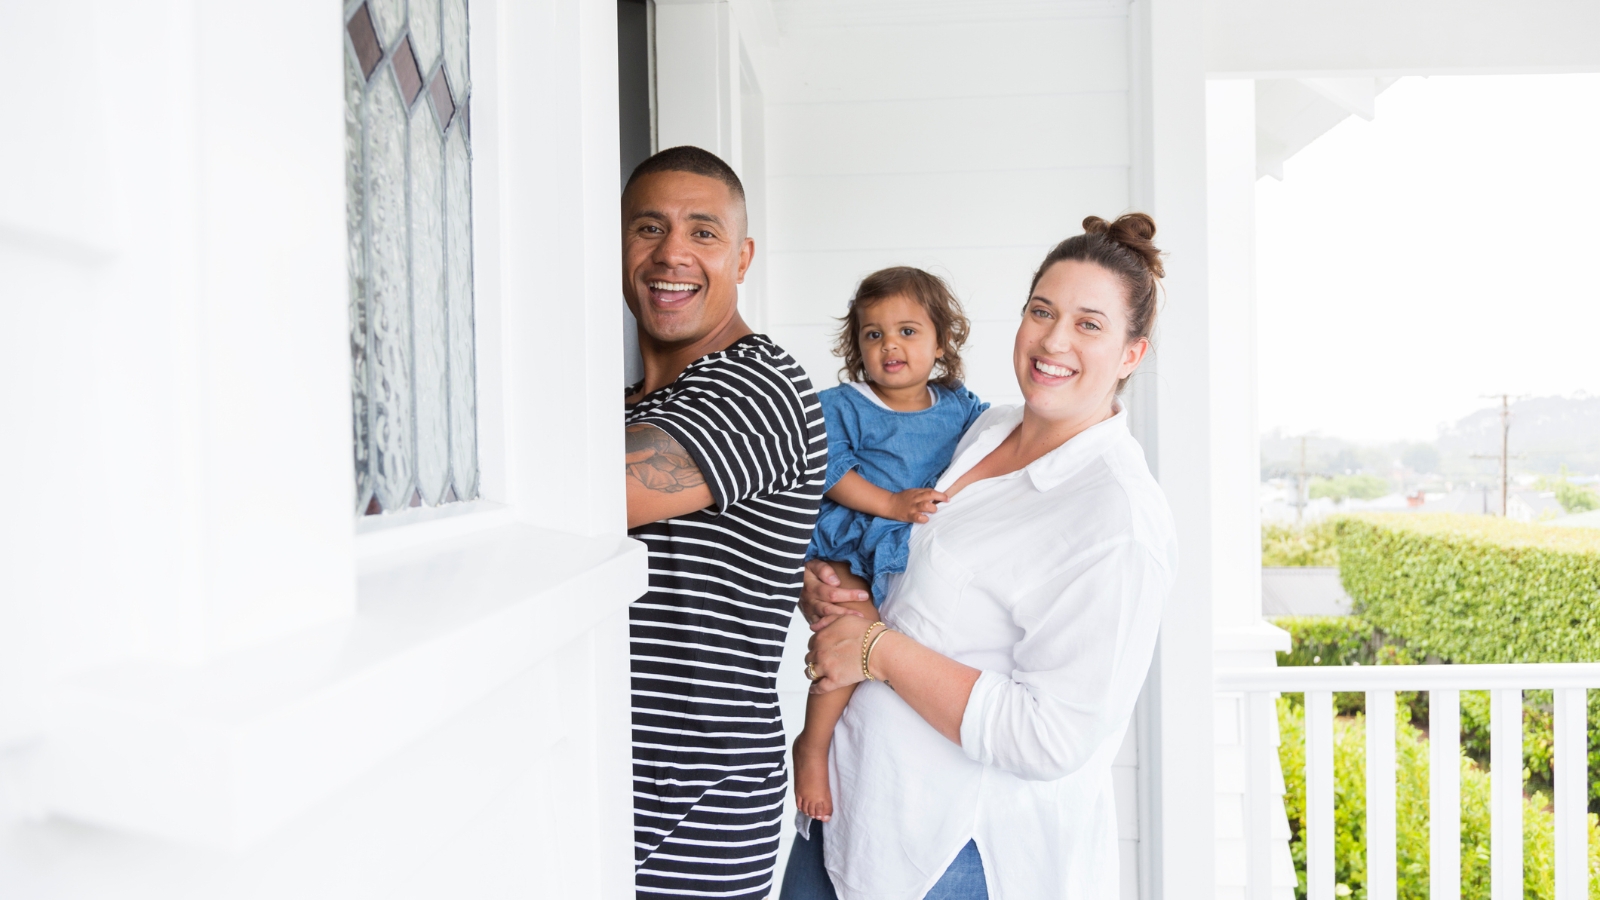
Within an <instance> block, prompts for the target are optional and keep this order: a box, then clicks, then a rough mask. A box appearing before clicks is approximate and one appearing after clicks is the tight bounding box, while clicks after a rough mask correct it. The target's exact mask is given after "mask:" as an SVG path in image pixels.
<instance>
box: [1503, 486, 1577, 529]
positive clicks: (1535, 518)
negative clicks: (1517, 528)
mask: <svg viewBox="0 0 1600 900" xmlns="http://www.w3.org/2000/svg"><path fill="white" fill-rule="evenodd" d="M1566 514H1567V510H1566V508H1565V507H1563V506H1562V505H1561V503H1560V502H1559V501H1557V500H1556V494H1555V491H1512V492H1511V496H1510V497H1508V498H1506V518H1508V519H1515V520H1516V521H1518V522H1548V521H1551V520H1553V519H1557V518H1560V517H1561V516H1564V515H1566Z"/></svg>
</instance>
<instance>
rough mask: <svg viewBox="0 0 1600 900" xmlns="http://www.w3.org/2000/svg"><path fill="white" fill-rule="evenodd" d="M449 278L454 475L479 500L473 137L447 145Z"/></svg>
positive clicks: (462, 134)
mask: <svg viewBox="0 0 1600 900" xmlns="http://www.w3.org/2000/svg"><path fill="white" fill-rule="evenodd" d="M444 215H445V247H446V249H447V251H448V253H447V256H446V261H445V274H446V278H447V284H448V292H449V305H450V471H451V476H452V477H451V480H452V482H453V483H454V485H455V493H456V496H457V497H462V498H470V497H476V496H477V495H478V439H477V438H478V435H477V418H478V416H477V392H476V390H475V382H476V372H475V366H474V359H475V354H474V352H473V345H474V341H475V332H474V331H473V327H472V160H471V159H470V157H469V154H468V150H467V133H466V131H465V130H463V129H462V128H459V127H457V128H453V129H451V131H450V134H449V136H448V137H447V138H446V140H445V205H444Z"/></svg>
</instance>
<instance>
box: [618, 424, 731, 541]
mask: <svg viewBox="0 0 1600 900" xmlns="http://www.w3.org/2000/svg"><path fill="white" fill-rule="evenodd" d="M626 459H627V466H628V468H627V472H628V474H627V479H628V481H627V484H628V527H629V528H637V527H639V526H640V525H645V524H648V523H650V522H659V521H661V520H662V519H671V518H673V517H675V516H684V515H688V514H689V513H692V512H694V511H696V510H700V509H705V508H706V507H708V506H710V505H711V504H712V502H713V499H712V496H711V488H710V487H709V486H707V485H706V479H705V476H703V475H701V474H700V467H699V466H697V465H695V462H694V458H693V457H691V456H690V455H689V454H688V452H687V451H685V450H684V449H683V447H682V445H680V444H679V443H678V442H677V441H675V440H673V439H672V437H671V436H670V435H668V434H667V433H666V432H665V431H662V430H661V429H659V428H657V427H655V426H654V425H630V426H628V431H627V457H626Z"/></svg>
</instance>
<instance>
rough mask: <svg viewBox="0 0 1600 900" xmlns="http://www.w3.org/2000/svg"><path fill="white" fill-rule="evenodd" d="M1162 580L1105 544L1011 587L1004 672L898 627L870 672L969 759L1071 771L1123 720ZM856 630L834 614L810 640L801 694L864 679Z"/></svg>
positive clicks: (1151, 636)
mask: <svg viewBox="0 0 1600 900" xmlns="http://www.w3.org/2000/svg"><path fill="white" fill-rule="evenodd" d="M1170 587H1171V573H1170V568H1169V566H1168V565H1166V564H1163V563H1160V562H1157V561H1156V560H1155V559H1154V558H1153V557H1152V555H1151V554H1150V553H1149V552H1148V551H1146V550H1145V549H1144V548H1142V547H1139V546H1138V545H1136V544H1133V543H1131V542H1128V541H1116V540H1114V541H1111V542H1108V543H1106V544H1104V545H1101V546H1100V547H1097V548H1094V549H1092V550H1089V551H1086V552H1083V553H1080V554H1077V555H1076V556H1075V557H1074V558H1073V559H1072V560H1069V561H1068V563H1067V564H1066V565H1064V566H1063V567H1062V568H1061V569H1060V570H1058V571H1056V572H1055V573H1052V575H1051V576H1050V577H1048V578H1046V579H1045V580H1044V581H1042V582H1040V583H1038V584H1036V585H1032V586H1026V587H1023V588H1021V589H1019V591H1018V592H1017V594H1016V595H1015V597H1014V598H1013V599H1012V603H1013V606H1014V608H1013V609H1012V613H1011V614H1012V616H1013V617H1014V619H1015V621H1016V622H1017V624H1018V625H1019V626H1021V627H1022V628H1023V631H1024V634H1023V637H1022V639H1021V640H1020V641H1019V642H1018V643H1017V644H1016V645H1015V646H1014V647H1013V648H1012V653H1011V655H1012V659H1013V660H1014V661H1015V666H1014V668H1013V669H1012V670H1011V671H1010V672H994V671H981V672H980V671H979V670H977V669H974V668H972V667H970V666H967V665H964V664H962V663H960V662H957V661H956V660H953V659H949V658H947V657H945V656H943V655H941V654H939V653H938V652H936V651H934V650H932V649H929V648H927V647H924V646H922V645H920V644H918V643H917V642H916V641H914V640H912V639H911V638H910V637H907V636H906V635H903V634H900V633H898V632H890V633H888V634H885V635H884V636H883V637H882V638H881V639H879V640H878V643H877V645H876V646H875V647H874V648H873V652H872V656H871V671H872V674H873V677H875V678H881V679H883V680H884V681H886V682H888V684H889V686H890V687H892V688H894V690H895V692H896V693H897V694H899V695H900V697H901V698H902V699H904V700H905V701H906V703H907V704H908V705H910V706H911V708H912V709H914V710H916V711H917V713H918V714H919V715H921V716H922V717H923V719H925V720H927V722H928V724H930V725H932V726H933V727H934V728H935V729H937V730H938V731H939V733H940V734H943V735H944V736H945V737H947V738H949V739H950V740H952V741H954V742H955V743H957V744H959V745H960V746H961V749H962V752H964V753H965V754H966V755H967V756H968V757H970V758H971V759H973V760H975V761H977V762H980V763H983V764H985V765H992V766H996V767H998V768H1001V769H1004V770H1006V771H1008V772H1011V773H1013V774H1015V775H1017V776H1019V777H1021V778H1027V779H1030V780H1043V781H1049V780H1054V779H1057V778H1061V777H1064V776H1066V775H1070V774H1071V773H1073V772H1075V771H1077V770H1078V769H1079V768H1081V767H1082V766H1083V764H1084V763H1085V762H1087V761H1088V760H1089V759H1090V758H1092V756H1093V755H1094V754H1095V753H1096V752H1098V751H1099V750H1100V749H1101V748H1102V746H1103V745H1104V743H1105V741H1106V739H1107V738H1108V737H1109V736H1111V735H1113V734H1114V733H1115V732H1116V730H1117V729H1118V728H1121V727H1122V726H1123V723H1125V722H1126V721H1127V718H1128V715H1129V714H1130V713H1131V712H1132V710H1133V704H1134V701H1135V700H1136V699H1137V697H1138V693H1139V686H1140V685H1141V684H1142V683H1143V682H1144V675H1145V671H1146V669H1147V668H1148V666H1149V663H1150V654H1151V650H1152V649H1153V648H1154V645H1155V636H1156V630H1157V628H1158V627H1159V623H1160V617H1161V606H1162V603H1163V601H1164V600H1165V598H1166V594H1167V591H1168V590H1169V589H1170ZM868 627H869V625H868V623H867V622H865V621H863V620H861V619H859V618H856V617H855V616H839V617H837V618H834V619H832V620H831V621H828V622H827V623H826V624H825V625H824V627H822V628H821V629H820V630H819V631H818V632H817V633H816V634H815V635H813V636H812V638H811V652H810V653H808V654H807V661H808V662H814V664H815V666H816V669H817V670H818V671H820V673H821V674H822V676H823V677H822V678H821V679H819V680H818V682H817V683H816V684H815V685H814V686H813V687H812V690H813V691H818V692H823V691H829V690H832V689H834V688H835V687H839V686H842V685H846V684H854V683H855V682H858V681H862V680H864V678H863V675H862V673H861V643H862V640H861V639H862V637H863V635H865V633H866V631H867V629H868Z"/></svg>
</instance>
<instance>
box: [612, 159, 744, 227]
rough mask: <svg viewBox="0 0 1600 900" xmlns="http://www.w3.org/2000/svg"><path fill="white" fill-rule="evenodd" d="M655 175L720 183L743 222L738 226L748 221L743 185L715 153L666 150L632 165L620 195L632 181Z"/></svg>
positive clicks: (628, 187) (731, 169)
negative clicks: (681, 175)
mask: <svg viewBox="0 0 1600 900" xmlns="http://www.w3.org/2000/svg"><path fill="white" fill-rule="evenodd" d="M657 172H688V173H690V174H691V175H701V176H704V177H706V178H713V179H716V180H717V181H720V182H722V184H723V185H724V186H726V187H727V188H728V193H730V194H732V195H733V199H734V203H735V205H737V206H738V209H739V216H740V218H741V219H742V220H743V221H741V222H740V225H741V227H743V226H744V222H747V221H749V213H748V212H746V210H745V205H744V183H743V182H741V181H740V180H739V176H738V174H737V173H735V172H734V171H733V167H732V166H730V165H728V164H727V163H725V162H723V161H722V159H721V157H719V156H717V155H716V154H715V153H712V152H711V151H709V150H702V149H700V148H699V147H690V146H683V147H668V148H667V149H665V150H663V151H661V152H660V153H657V154H656V155H655V156H652V157H650V158H649V159H647V160H645V161H644V162H642V163H639V165H637V166H635V167H634V169H633V174H632V175H629V176H628V183H627V184H625V185H623V187H622V193H623V194H624V195H626V194H627V193H628V190H629V189H630V188H632V187H633V184H634V182H636V181H638V180H639V179H641V178H643V177H645V176H646V175H654V174H655V173H657Z"/></svg>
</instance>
